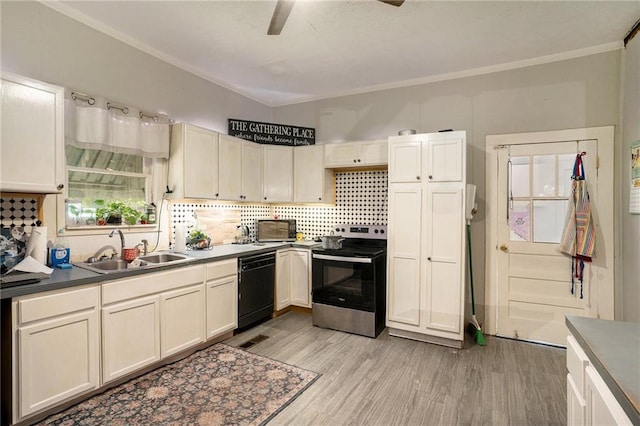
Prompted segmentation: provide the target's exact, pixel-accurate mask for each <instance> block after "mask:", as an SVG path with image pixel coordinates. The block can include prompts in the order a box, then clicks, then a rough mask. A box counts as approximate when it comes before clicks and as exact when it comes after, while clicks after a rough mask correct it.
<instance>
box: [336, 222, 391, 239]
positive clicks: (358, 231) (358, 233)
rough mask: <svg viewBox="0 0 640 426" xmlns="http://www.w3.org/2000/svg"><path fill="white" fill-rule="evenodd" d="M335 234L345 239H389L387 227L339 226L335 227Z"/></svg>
mask: <svg viewBox="0 0 640 426" xmlns="http://www.w3.org/2000/svg"><path fill="white" fill-rule="evenodd" d="M333 232H334V234H335V235H340V236H342V237H345V238H374V239H377V240H386V239H387V227H386V226H385V225H351V224H338V225H334V226H333Z"/></svg>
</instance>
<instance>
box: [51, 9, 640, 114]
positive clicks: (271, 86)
mask: <svg viewBox="0 0 640 426" xmlns="http://www.w3.org/2000/svg"><path fill="white" fill-rule="evenodd" d="M275 3H276V2H275V0H263V1H241V0H235V1H199V2H192V1H58V2H45V3H44V4H47V5H48V6H50V7H53V8H54V9H56V10H58V11H60V12H63V13H65V14H67V15H69V16H71V17H73V18H75V19H78V20H79V21H81V22H84V23H85V24H88V25H90V26H92V27H94V28H97V29H99V30H101V31H104V32H106V33H108V34H110V35H112V36H115V37H117V38H119V39H120V40H123V41H125V42H127V43H129V44H131V45H133V46H135V47H138V48H140V49H142V50H145V51H146V52H148V53H151V54H153V55H155V56H157V57H159V58H161V59H163V60H165V61H167V62H170V63H172V64H174V65H177V66H179V67H181V68H183V69H185V70H187V71H190V72H192V73H194V74H197V75H199V76H201V77H203V78H206V79H207V80H210V81H212V82H215V83H217V84H220V85H222V86H224V87H227V88H229V89H231V90H234V91H236V92H238V93H241V94H243V95H245V96H248V97H250V98H252V99H254V100H257V101H259V102H262V103H264V104H266V105H271V106H276V105H286V104H292V103H298V102H303V101H308V100H314V99H322V98H328V97H334V96H340V95H344V94H351V93H361V92H366V91H371V90H375V89H381V88H390V87H399V86H406V85H411V84H419V83H424V82H429V81H437V80H443V79H447V78H453V77H456V76H464V75H472V74H478V73H483V72H490V71H497V70H502V69H510V68H515V67H520V66H525V65H531V64H535V63H543V62H549V61H553V60H558V59H564V58H568V57H575V56H581V55H585V54H590V53H597V52H601V51H606V50H612V49H615V48H619V47H621V46H622V40H623V38H624V36H625V35H626V34H627V33H628V31H629V30H630V29H631V27H632V26H633V25H634V23H635V22H636V21H637V20H638V19H639V18H640V1H595V2H593V1H586V2H583V1H550V2H541V1H525V2H513V1H479V0H476V1H445V2H435V1H424V0H406V1H405V3H404V4H403V5H402V6H401V7H393V6H390V5H387V4H384V3H381V2H378V1H375V0H360V1H336V0H334V1H330V0H322V1H313V0H297V2H296V4H295V6H294V7H293V10H292V12H291V15H290V16H289V19H288V20H287V22H286V24H285V26H284V29H283V31H282V34H280V35H279V36H268V35H267V27H268V26H269V21H270V20H271V14H272V13H273V9H274V7H275Z"/></svg>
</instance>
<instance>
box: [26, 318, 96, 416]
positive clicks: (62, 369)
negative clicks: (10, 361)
mask: <svg viewBox="0 0 640 426" xmlns="http://www.w3.org/2000/svg"><path fill="white" fill-rule="evenodd" d="M98 333H99V327H98V311H97V309H92V310H90V311H86V312H81V313H77V314H73V315H68V316H64V317H59V318H56V319H51V320H46V321H42V322H37V323H34V324H32V325H29V326H26V327H21V328H19V329H18V342H17V344H18V383H19V385H18V389H19V394H20V399H19V414H18V415H19V417H24V416H26V415H28V414H31V413H34V412H36V411H38V410H41V409H43V408H46V407H49V406H52V405H55V404H56V403H58V402H60V401H63V400H65V399H68V398H71V397H73V396H76V395H80V394H82V393H84V392H86V391H90V390H92V389H96V388H98V386H99V385H100V375H99V365H100V351H99V348H100V343H99V342H100V337H99V335H98Z"/></svg>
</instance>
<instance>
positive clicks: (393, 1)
mask: <svg viewBox="0 0 640 426" xmlns="http://www.w3.org/2000/svg"><path fill="white" fill-rule="evenodd" d="M378 1H381V2H382V3H386V4H390V5H391V6H395V7H400V6H402V3H404V0H378Z"/></svg>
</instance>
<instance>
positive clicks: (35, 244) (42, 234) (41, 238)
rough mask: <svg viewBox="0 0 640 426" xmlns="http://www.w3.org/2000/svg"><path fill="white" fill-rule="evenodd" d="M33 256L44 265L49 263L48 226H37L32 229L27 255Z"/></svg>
mask: <svg viewBox="0 0 640 426" xmlns="http://www.w3.org/2000/svg"><path fill="white" fill-rule="evenodd" d="M27 256H31V257H33V258H34V259H35V260H37V261H38V262H40V263H42V264H43V265H46V264H47V227H46V226H36V227H33V228H32V230H31V235H30V236H29V241H28V242H27V251H26V254H25V257H27Z"/></svg>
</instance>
